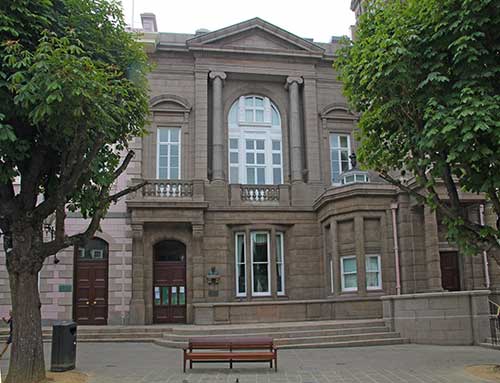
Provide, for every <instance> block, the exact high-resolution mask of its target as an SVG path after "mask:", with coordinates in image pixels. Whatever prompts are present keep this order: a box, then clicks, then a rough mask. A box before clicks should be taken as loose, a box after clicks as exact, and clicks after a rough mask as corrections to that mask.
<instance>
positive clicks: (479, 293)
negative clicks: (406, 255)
mask: <svg viewBox="0 0 500 383" xmlns="http://www.w3.org/2000/svg"><path fill="white" fill-rule="evenodd" d="M490 294H491V292H490V290H472V291H441V292H437V293H417V294H403V295H385V296H382V297H381V298H380V299H382V300H383V301H385V300H404V299H415V298H417V299H418V298H421V299H426V298H440V297H442V298H450V297H460V296H482V295H490Z"/></svg>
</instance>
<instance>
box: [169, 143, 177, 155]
mask: <svg viewBox="0 0 500 383" xmlns="http://www.w3.org/2000/svg"><path fill="white" fill-rule="evenodd" d="M170 155H171V156H178V155H179V145H170Z"/></svg>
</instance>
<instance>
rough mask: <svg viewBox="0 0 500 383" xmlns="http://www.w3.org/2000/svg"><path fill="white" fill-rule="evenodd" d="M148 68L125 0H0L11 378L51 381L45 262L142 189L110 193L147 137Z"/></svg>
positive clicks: (1, 181) (0, 205) (2, 224)
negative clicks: (47, 234) (79, 222)
mask: <svg viewBox="0 0 500 383" xmlns="http://www.w3.org/2000/svg"><path fill="white" fill-rule="evenodd" d="M148 70H149V68H148V64H147V57H146V55H145V53H144V51H143V49H142V46H141V44H140V43H138V42H137V41H136V40H135V36H133V35H131V34H130V33H127V32H126V31H125V23H124V20H123V15H122V11H121V5H120V3H119V2H118V1H117V0H2V1H1V2H0V232H1V233H2V234H3V235H4V241H3V242H4V248H5V250H6V254H7V257H6V258H7V269H8V271H9V280H10V288H11V297H12V307H13V316H14V322H15V323H16V325H15V326H14V333H13V348H12V353H11V358H10V366H9V374H8V376H7V380H6V381H7V382H8V383H18V382H19V383H28V382H29V383H32V382H39V381H42V380H43V379H44V377H45V367H44V361H43V343H42V332H41V317H40V300H39V296H38V290H37V280H36V278H37V274H38V272H39V270H40V269H41V267H42V264H43V261H44V259H46V258H47V257H48V256H50V255H52V254H55V253H56V252H57V251H59V250H61V249H62V248H65V247H67V246H70V245H77V244H80V243H81V242H84V241H85V240H86V239H88V238H90V237H92V236H93V235H94V233H95V231H96V230H97V229H98V228H99V222H100V220H101V218H102V217H103V216H104V215H105V213H106V211H107V209H108V207H109V204H110V203H111V202H113V201H116V200H117V199H118V198H119V197H120V196H123V195H125V194H127V193H128V192H130V191H132V190H136V189H137V188H138V187H140V186H141V185H137V186H135V187H131V188H128V189H125V190H123V191H121V192H118V193H116V194H115V195H110V190H111V186H112V184H113V182H114V181H115V180H116V179H117V177H118V176H119V175H120V174H121V173H123V171H124V170H125V169H126V167H127V165H128V163H129V162H130V160H131V158H132V156H133V152H132V151H128V149H127V144H128V142H129V141H130V140H131V139H132V138H133V137H134V136H140V135H142V134H143V133H144V128H143V126H144V124H145V122H146V118H147V115H148V92H147V72H148ZM125 153H126V154H125ZM16 178H17V180H20V187H15V184H14V181H15V180H16ZM68 208H69V209H70V210H73V211H74V210H79V211H81V213H82V214H83V216H84V217H89V218H90V224H89V226H88V228H87V229H86V230H85V231H84V232H82V233H77V234H74V235H71V236H68V235H66V233H65V228H64V222H65V218H66V213H65V211H66V209H68ZM54 213H55V214H54ZM48 217H50V219H53V218H55V236H54V238H52V239H51V240H49V241H47V240H45V239H44V237H43V230H42V228H43V223H44V221H46V219H47V218H48Z"/></svg>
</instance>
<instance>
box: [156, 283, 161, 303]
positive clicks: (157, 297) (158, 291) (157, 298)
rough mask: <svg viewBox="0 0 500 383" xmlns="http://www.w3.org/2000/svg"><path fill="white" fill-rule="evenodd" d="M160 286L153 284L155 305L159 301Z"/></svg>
mask: <svg viewBox="0 0 500 383" xmlns="http://www.w3.org/2000/svg"><path fill="white" fill-rule="evenodd" d="M160 298H161V297H160V288H159V287H158V286H155V306H158V305H159V304H160V303H161V299H160Z"/></svg>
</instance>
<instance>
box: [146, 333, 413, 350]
mask: <svg viewBox="0 0 500 383" xmlns="http://www.w3.org/2000/svg"><path fill="white" fill-rule="evenodd" d="M391 335H392V337H390V338H382V337H374V338H373V339H351V340H337V341H331V340H330V341H327V342H322V341H321V340H318V341H317V342H315V341H314V340H311V339H310V340H309V342H305V343H288V344H282V345H277V348H278V349H280V350H288V349H298V348H329V347H331V348H333V347H364V346H385V345H394V344H404V343H409V341H408V339H405V338H401V337H399V334H396V336H395V335H394V333H392V334H391ZM154 344H156V345H158V346H161V347H168V348H179V349H181V348H184V347H186V345H187V343H186V342H175V341H169V340H163V339H157V340H154Z"/></svg>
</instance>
